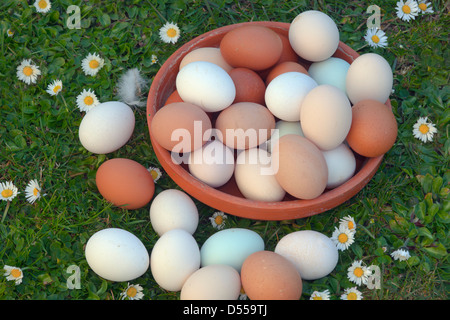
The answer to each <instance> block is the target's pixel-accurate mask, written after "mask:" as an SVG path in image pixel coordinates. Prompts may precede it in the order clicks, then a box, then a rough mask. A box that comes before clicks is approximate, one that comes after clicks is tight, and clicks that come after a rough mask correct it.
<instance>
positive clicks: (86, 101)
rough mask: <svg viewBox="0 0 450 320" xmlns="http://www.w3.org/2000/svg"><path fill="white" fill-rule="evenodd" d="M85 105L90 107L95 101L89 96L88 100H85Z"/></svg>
mask: <svg viewBox="0 0 450 320" xmlns="http://www.w3.org/2000/svg"><path fill="white" fill-rule="evenodd" d="M84 103H85V104H86V105H88V106H90V105H91V104H93V103H94V99H93V98H92V97H90V96H87V97H86V98H84Z"/></svg>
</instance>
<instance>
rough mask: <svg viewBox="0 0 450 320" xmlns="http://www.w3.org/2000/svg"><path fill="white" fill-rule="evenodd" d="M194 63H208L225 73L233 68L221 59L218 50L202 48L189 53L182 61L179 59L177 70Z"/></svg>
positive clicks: (215, 48)
mask: <svg viewBox="0 0 450 320" xmlns="http://www.w3.org/2000/svg"><path fill="white" fill-rule="evenodd" d="M194 61H208V62H211V63H214V64H217V65H218V66H219V67H221V68H222V69H224V70H225V71H226V72H230V71H231V70H232V69H233V67H232V66H230V65H229V64H228V63H227V62H226V61H225V59H224V58H223V57H222V53H221V52H220V48H217V47H202V48H196V49H194V50H192V51H189V52H188V53H187V54H186V55H185V56H184V57H183V59H181V62H180V66H179V69H182V68H183V67H184V66H185V65H187V64H188V63H191V62H194Z"/></svg>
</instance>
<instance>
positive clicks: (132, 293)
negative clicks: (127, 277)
mask: <svg viewBox="0 0 450 320" xmlns="http://www.w3.org/2000/svg"><path fill="white" fill-rule="evenodd" d="M142 290H143V288H142V287H141V286H140V285H138V284H131V285H130V284H129V283H128V287H127V288H126V289H125V290H124V291H123V292H122V293H121V294H120V296H121V297H122V300H124V299H128V300H141V299H142V298H143V297H144V294H143V293H142Z"/></svg>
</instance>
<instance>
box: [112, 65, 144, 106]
mask: <svg viewBox="0 0 450 320" xmlns="http://www.w3.org/2000/svg"><path fill="white" fill-rule="evenodd" d="M146 87H147V83H146V81H145V79H144V78H143V77H142V76H141V74H140V72H139V70H138V69H137V68H133V69H130V70H128V71H127V72H125V73H124V74H123V75H122V76H121V77H120V79H119V84H118V87H117V95H118V96H119V99H120V100H121V101H122V102H124V103H126V104H128V105H129V106H138V107H142V106H144V105H145V104H146V103H145V101H142V100H141V98H142V97H141V96H142V93H143V90H144V89H145V88H146Z"/></svg>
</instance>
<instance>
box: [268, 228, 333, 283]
mask: <svg viewBox="0 0 450 320" xmlns="http://www.w3.org/2000/svg"><path fill="white" fill-rule="evenodd" d="M274 252H275V253H278V254H279V255H281V256H283V257H285V258H286V259H288V260H289V261H291V262H292V263H293V264H294V265H295V267H296V268H297V271H298V272H299V273H300V277H301V278H302V280H316V279H320V278H322V277H325V276H327V275H328V274H330V273H331V272H332V271H333V270H334V268H335V267H336V265H337V262H338V259H339V253H338V249H337V247H336V245H335V244H334V243H333V241H332V240H331V239H330V238H329V237H327V236H326V235H324V234H323V233H320V232H317V231H313V230H300V231H294V232H291V233H289V234H287V235H285V236H283V237H282V238H281V239H280V241H279V242H278V243H277V245H276V246H275V250H274Z"/></svg>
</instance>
